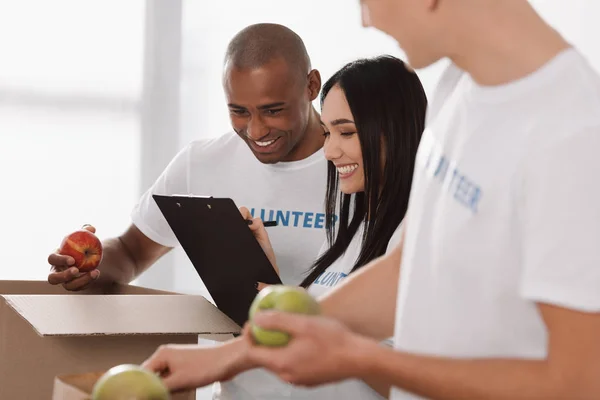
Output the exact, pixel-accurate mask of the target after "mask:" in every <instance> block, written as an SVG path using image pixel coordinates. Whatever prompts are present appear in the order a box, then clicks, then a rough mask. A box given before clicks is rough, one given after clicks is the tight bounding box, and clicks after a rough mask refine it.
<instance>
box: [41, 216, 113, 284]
mask: <svg viewBox="0 0 600 400" xmlns="http://www.w3.org/2000/svg"><path fill="white" fill-rule="evenodd" d="M95 232H96V229H95V228H94V227H93V226H91V225H84V226H83V228H82V229H81V230H79V231H76V232H73V233H72V234H70V235H68V236H66V237H65V238H64V239H63V241H62V243H61V246H60V248H59V249H57V250H56V252H55V253H52V254H50V255H49V256H48V263H49V264H50V265H51V271H52V272H51V273H50V274H49V275H48V282H49V283H50V284H52V285H63V287H64V288H65V289H67V290H71V291H78V290H83V289H85V288H87V287H88V286H89V285H90V284H91V283H92V282H94V281H95V280H96V279H98V277H99V276H100V271H99V270H98V269H97V267H98V265H99V264H100V261H101V260H102V243H101V242H100V240H99V239H98V238H97V237H96V235H94V233H95Z"/></svg>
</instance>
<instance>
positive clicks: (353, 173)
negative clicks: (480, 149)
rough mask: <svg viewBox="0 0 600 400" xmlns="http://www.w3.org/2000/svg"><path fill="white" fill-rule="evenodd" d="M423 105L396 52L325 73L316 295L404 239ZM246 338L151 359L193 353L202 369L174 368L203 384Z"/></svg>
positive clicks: (289, 392) (347, 385)
mask: <svg viewBox="0 0 600 400" xmlns="http://www.w3.org/2000/svg"><path fill="white" fill-rule="evenodd" d="M426 108H427V98H426V95H425V91H424V90H423V87H422V85H421V82H420V80H419V78H418V77H417V75H416V74H415V73H414V72H413V71H412V70H409V69H407V67H406V66H405V64H404V63H403V62H402V61H401V60H399V59H397V58H395V57H391V56H381V57H376V58H371V59H361V60H358V61H354V62H351V63H349V64H347V65H346V66H344V67H343V68H342V69H341V70H339V71H338V72H337V73H335V74H334V75H333V76H332V77H331V78H330V79H329V80H328V81H327V82H326V83H325V85H324V87H323V89H322V93H321V112H322V113H321V121H322V125H323V131H324V135H325V137H326V140H325V145H324V150H325V156H326V158H327V159H328V170H327V176H328V179H327V194H326V201H325V203H326V204H325V207H326V221H325V227H326V231H327V241H326V243H325V244H324V245H323V248H322V249H321V252H320V254H319V255H318V258H317V260H316V261H315V263H314V264H313V265H312V266H311V267H310V269H309V270H308V271H307V275H306V277H305V279H304V280H303V282H302V284H301V285H302V286H303V287H305V288H307V289H308V291H309V292H310V293H311V294H312V295H313V296H316V297H319V296H320V295H322V294H324V293H326V292H327V291H328V290H330V289H331V288H332V287H334V286H336V285H337V284H338V283H339V282H340V281H341V280H342V279H344V278H345V277H346V276H348V275H349V274H351V273H352V272H354V271H356V270H357V269H359V268H360V267H362V266H364V265H365V264H367V263H368V262H370V261H371V260H373V259H375V258H377V257H379V256H382V255H383V254H385V253H386V252H387V251H388V249H390V250H391V249H392V248H393V247H394V244H395V243H396V242H397V241H399V239H400V232H401V225H402V220H403V218H404V215H405V213H406V209H407V207H408V198H409V192H410V187H411V182H412V175H413V168H414V163H415V158H416V153H417V147H418V145H419V141H420V138H421V134H422V132H423V129H424V124H425V111H426ZM241 211H242V214H243V215H244V217H245V218H248V219H251V218H252V216H251V215H250V212H249V211H248V210H247V209H244V208H242V210H241ZM250 229H252V231H253V233H254V235H255V236H256V238H257V240H258V241H259V243H260V244H261V246H262V248H263V250H264V251H265V253H266V254H267V256H268V257H269V259H270V260H271V262H272V263H273V266H274V268H275V269H276V270H278V268H277V265H276V260H275V256H274V254H273V249H272V247H271V244H270V241H269V239H268V235H267V233H266V230H265V229H264V226H263V224H262V221H261V220H260V219H258V218H255V219H252V224H251V225H250ZM315 256H317V255H315ZM384 295H385V294H384ZM388 295H392V294H388ZM244 345H245V344H244V343H243V341H242V340H241V339H235V340H232V341H231V342H229V343H227V344H225V345H222V346H220V347H219V348H217V349H205V350H206V351H202V350H194V351H189V352H187V353H186V354H187V355H184V354H182V353H178V354H177V355H175V354H173V353H175V352H181V351H184V352H185V350H178V349H171V350H170V351H171V353H169V354H171V355H165V356H160V355H157V356H156V357H163V358H162V359H161V360H156V359H155V360H151V361H150V364H152V363H156V362H160V363H161V365H162V366H164V365H165V364H167V365H168V364H169V358H170V357H173V358H172V359H173V360H175V359H176V358H177V360H178V362H179V361H181V357H190V358H191V357H194V358H195V360H194V361H190V362H189V363H186V365H187V364H190V365H191V364H194V365H197V368H194V369H195V371H173V370H172V369H170V370H169V372H170V374H181V379H180V381H181V382H188V381H189V382H192V381H193V382H194V383H195V384H198V385H205V384H208V383H210V382H208V381H210V380H212V379H217V380H219V379H220V378H218V376H220V373H222V374H226V375H227V377H228V378H229V377H230V375H235V374H237V373H239V372H241V371H243V370H245V369H247V368H248V366H246V365H235V366H234V365H233V364H235V361H232V362H231V363H228V364H227V367H223V368H227V369H228V370H227V372H224V371H223V372H221V371H220V372H217V371H214V370H212V371H211V372H210V373H209V372H208V371H206V369H207V368H209V369H210V368H211V367H212V368H215V369H219V368H221V366H220V365H221V364H222V363H223V361H222V360H228V359H232V358H235V357H237V356H233V354H234V353H235V352H241V353H240V354H243V346H244ZM166 351H167V352H168V351H169V350H166ZM216 352H218V353H219V356H218V359H219V362H218V363H217V364H218V365H217V366H216V367H215V366H214V365H208V364H210V363H211V362H213V364H215V363H214V361H213V360H215V357H217V355H216ZM236 354H237V353H236ZM230 364H231V365H230ZM173 367H175V365H173ZM175 368H176V367H175ZM232 371H234V372H233V373H232ZM203 374H204V375H203ZM183 375H187V376H186V377H183ZM208 375H210V377H208ZM171 381H173V380H171ZM192 385H193V384H192ZM177 386H178V388H179V387H186V386H188V387H189V386H190V384H189V383H187V384H186V383H181V384H178V385H177ZM221 386H222V388H221V393H220V396H219V398H221V399H250V398H262V399H271V398H273V399H275V398H288V399H290V398H291V399H306V398H310V399H381V396H382V395H383V396H385V397H387V395H388V393H389V387H386V386H381V385H378V384H377V382H363V381H356V380H348V381H344V382H341V383H338V384H333V385H326V386H322V387H319V388H316V389H304V388H300V387H294V386H291V385H287V384H285V383H284V382H281V381H280V380H278V379H277V378H276V377H275V376H274V375H272V374H271V373H269V372H267V371H265V370H262V369H255V370H251V371H247V372H244V373H242V374H240V375H238V376H237V377H235V378H234V379H232V380H230V381H228V382H224V383H222V385H221Z"/></svg>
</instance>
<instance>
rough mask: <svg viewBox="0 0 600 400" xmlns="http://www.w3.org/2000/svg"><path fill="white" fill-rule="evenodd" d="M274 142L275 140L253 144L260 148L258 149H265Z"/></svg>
mask: <svg viewBox="0 0 600 400" xmlns="http://www.w3.org/2000/svg"><path fill="white" fill-rule="evenodd" d="M274 141H275V140H274V139H273V140H269V141H268V142H254V143H256V145H257V146H260V147H267V146H268V145H270V144H273V142H274Z"/></svg>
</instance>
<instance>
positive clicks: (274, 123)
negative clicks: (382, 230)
mask: <svg viewBox="0 0 600 400" xmlns="http://www.w3.org/2000/svg"><path fill="white" fill-rule="evenodd" d="M223 86H224V90H225V93H226V97H227V102H228V107H229V112H230V116H231V123H232V126H233V129H234V132H230V133H227V134H225V135H223V136H221V137H218V138H215V139H209V140H206V139H204V140H197V141H194V142H192V143H190V144H189V145H188V146H187V147H185V148H184V149H183V150H181V151H180V152H179V154H177V156H176V157H175V158H174V159H173V160H172V161H171V163H170V164H169V166H168V167H167V168H166V169H165V171H164V172H163V173H162V174H161V176H160V177H159V178H158V179H157V181H156V182H155V183H154V185H153V186H152V187H151V188H149V189H148V191H147V192H146V193H145V194H144V195H143V196H142V198H141V199H140V201H139V203H138V204H137V205H136V206H135V208H134V210H133V212H132V224H131V225H130V226H129V228H128V229H127V230H126V231H125V233H124V234H123V235H121V236H120V237H118V238H113V239H108V240H105V241H104V242H103V245H104V258H103V261H102V263H101V264H100V267H99V268H98V270H96V271H93V272H91V273H86V274H82V275H79V274H78V271H77V269H76V268H74V267H72V265H73V262H74V261H73V259H72V258H71V257H65V256H60V255H58V254H51V255H50V257H49V259H48V261H49V263H50V264H51V265H52V266H53V271H52V273H51V274H50V275H49V277H48V281H49V282H50V283H52V284H62V285H63V286H64V287H65V288H66V289H68V290H81V289H83V288H85V287H87V286H88V285H90V284H94V285H96V284H104V283H111V282H115V281H116V282H121V283H128V282H131V281H132V280H133V279H135V278H136V277H137V276H138V275H140V274H141V273H142V272H143V271H145V270H146V269H147V268H149V267H150V266H151V265H153V264H154V263H155V262H156V260H158V259H159V258H160V257H161V256H162V255H164V254H166V253H167V252H168V251H169V250H170V249H171V248H173V247H175V246H177V245H178V242H177V239H176V238H175V236H174V235H173V233H172V231H171V229H170V227H169V225H168V224H167V222H166V220H165V219H164V218H163V216H162V213H161V212H160V210H159V209H158V207H157V206H156V204H155V203H154V200H153V198H152V194H164V195H171V194H194V195H206V196H215V197H230V198H232V199H233V200H234V201H235V202H236V204H237V205H238V206H246V207H248V208H249V209H250V210H251V212H252V213H253V215H254V216H255V217H260V218H262V219H269V220H277V221H278V222H279V226H278V227H277V228H275V229H274V230H273V231H272V232H271V239H272V242H273V246H274V248H275V252H276V254H277V259H278V261H279V264H280V265H281V271H280V276H281V279H282V280H283V282H285V283H288V284H299V283H300V282H301V280H302V278H303V274H304V272H305V271H306V268H307V267H308V266H309V265H310V264H311V262H312V261H313V259H314V257H315V256H316V254H317V253H318V251H319V248H320V246H321V245H322V243H323V241H324V240H325V234H324V229H323V228H324V226H325V215H324V213H323V199H324V198H325V187H326V184H325V179H326V173H325V171H326V162H325V158H324V156H323V152H322V150H321V149H322V146H323V142H324V136H323V129H322V127H321V126H320V119H319V115H318V113H317V111H316V110H315V109H314V108H313V105H312V101H313V100H314V99H315V98H316V97H317V95H318V93H319V91H320V87H321V77H320V75H319V72H318V71H317V70H313V69H311V63H310V59H309V57H308V54H307V51H306V48H305V47H304V43H303V42H302V39H301V38H300V37H299V36H298V35H297V34H296V33H294V32H292V31H291V30H290V29H288V28H286V27H284V26H281V25H276V24H257V25H251V26H249V27H247V28H245V29H243V30H242V31H240V32H239V33H238V34H237V35H236V36H235V37H234V38H233V39H232V40H231V42H230V44H229V46H228V48H227V52H226V56H225V65H224V74H223ZM240 139H241V140H240ZM174 140H175V139H174ZM196 222H197V223H201V221H196ZM88 229H93V228H91V227H90V228H88Z"/></svg>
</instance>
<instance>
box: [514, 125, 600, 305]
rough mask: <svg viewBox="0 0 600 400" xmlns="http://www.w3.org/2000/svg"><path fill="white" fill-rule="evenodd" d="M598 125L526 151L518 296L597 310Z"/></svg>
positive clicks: (599, 283)
mask: <svg viewBox="0 0 600 400" xmlns="http://www.w3.org/2000/svg"><path fill="white" fill-rule="evenodd" d="M598 149H600V126H596V127H594V128H589V129H586V130H583V131H579V132H577V133H576V134H573V135H570V136H569V137H565V138H562V139H560V140H557V141H555V142H554V143H552V144H550V145H547V146H546V147H544V148H542V149H539V150H538V151H536V152H534V153H533V154H530V155H529V157H528V159H527V160H526V161H525V163H524V165H523V167H524V168H523V170H522V171H523V174H522V176H521V177H522V180H521V181H520V185H519V190H520V196H519V197H520V205H521V206H520V207H519V211H518V212H519V218H520V226H521V232H520V233H521V235H522V238H521V239H522V249H521V251H522V257H523V259H522V262H523V266H524V268H523V271H522V276H521V288H520V289H521V294H522V295H523V296H524V297H525V298H528V299H530V300H533V301H537V302H543V303H549V304H553V305H556V306H560V307H566V308H572V309H576V310H578V311H583V312H598V311H600V157H599V156H598Z"/></svg>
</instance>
